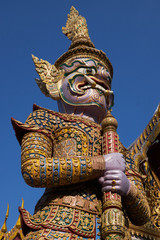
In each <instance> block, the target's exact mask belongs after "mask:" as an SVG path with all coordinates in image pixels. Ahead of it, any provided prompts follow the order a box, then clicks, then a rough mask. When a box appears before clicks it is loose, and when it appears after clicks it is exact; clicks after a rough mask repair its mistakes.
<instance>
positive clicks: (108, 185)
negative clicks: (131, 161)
mask: <svg viewBox="0 0 160 240" xmlns="http://www.w3.org/2000/svg"><path fill="white" fill-rule="evenodd" d="M104 158H105V163H106V164H105V165H106V168H105V172H104V176H102V177H100V178H99V182H100V183H101V185H102V192H110V191H111V192H116V193H118V194H120V195H121V196H126V195H127V193H128V192H129V189H130V181H129V179H128V178H127V176H126V175H125V173H124V172H125V168H126V164H125V160H124V158H123V155H122V154H120V153H110V154H107V155H104Z"/></svg>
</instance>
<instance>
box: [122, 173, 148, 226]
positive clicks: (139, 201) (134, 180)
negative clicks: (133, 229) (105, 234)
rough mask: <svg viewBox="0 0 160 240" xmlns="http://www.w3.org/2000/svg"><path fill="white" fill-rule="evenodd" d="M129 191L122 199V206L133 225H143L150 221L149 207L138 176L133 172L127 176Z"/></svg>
mask: <svg viewBox="0 0 160 240" xmlns="http://www.w3.org/2000/svg"><path fill="white" fill-rule="evenodd" d="M127 177H128V179H130V182H131V184H130V190H129V192H128V194H127V195H126V196H124V197H123V198H122V199H123V206H124V208H125V211H126V213H127V215H128V217H129V219H130V221H131V222H132V223H133V224H135V225H143V224H145V223H146V222H148V221H149V220H150V214H151V213H150V207H149V204H148V201H147V197H146V194H145V192H144V188H143V184H142V181H141V178H140V175H139V174H138V172H137V174H136V172H133V173H131V174H129V175H128V176H127Z"/></svg>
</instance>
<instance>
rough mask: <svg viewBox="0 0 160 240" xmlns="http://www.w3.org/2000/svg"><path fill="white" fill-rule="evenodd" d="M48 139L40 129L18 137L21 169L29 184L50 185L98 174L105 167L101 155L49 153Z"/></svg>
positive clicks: (101, 172) (50, 143) (71, 181)
mask: <svg viewBox="0 0 160 240" xmlns="http://www.w3.org/2000/svg"><path fill="white" fill-rule="evenodd" d="M52 149H53V146H52V140H51V139H50V138H49V137H48V136H46V135H45V134H43V133H39V132H29V133H26V134H25V135H24V136H23V138H22V144H21V170H22V175H23V178H24V180H25V182H26V183H27V184H28V185H30V186H32V187H54V186H64V185H69V184H74V183H78V182H83V181H86V180H90V179H95V178H98V177H100V176H101V175H102V174H103V172H104V169H105V162H104V158H103V156H97V157H87V156H85V157H72V158H67V159H66V158H56V157H54V158H53V157H52Z"/></svg>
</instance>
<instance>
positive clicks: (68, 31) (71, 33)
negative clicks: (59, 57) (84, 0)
mask: <svg viewBox="0 0 160 240" xmlns="http://www.w3.org/2000/svg"><path fill="white" fill-rule="evenodd" d="M62 32H63V33H64V34H65V35H66V36H67V37H68V38H69V39H70V40H74V39H75V38H79V37H86V38H89V34H88V28H87V23H86V19H85V18H84V17H82V16H81V15H79V12H78V11H77V10H76V9H75V8H74V7H73V6H72V7H71V10H70V14H68V19H67V22H66V26H65V27H62Z"/></svg>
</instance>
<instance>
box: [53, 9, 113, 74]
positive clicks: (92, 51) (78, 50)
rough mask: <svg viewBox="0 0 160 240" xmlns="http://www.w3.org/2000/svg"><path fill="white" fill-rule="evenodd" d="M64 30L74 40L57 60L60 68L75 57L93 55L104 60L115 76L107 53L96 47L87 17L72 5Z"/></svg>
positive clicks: (99, 59) (101, 60) (56, 64)
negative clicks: (89, 32)
mask: <svg viewBox="0 0 160 240" xmlns="http://www.w3.org/2000/svg"><path fill="white" fill-rule="evenodd" d="M62 32H63V33H64V34H65V35H66V36H67V37H68V38H69V39H70V40H71V41H72V43H71V46H70V47H69V50H68V51H67V52H65V53H64V54H63V55H62V56H61V57H60V58H59V59H58V60H57V61H56V62H55V66H56V67H57V68H58V67H59V66H60V65H61V64H62V63H64V62H65V61H66V60H68V59H71V58H75V57H77V56H78V57H87V58H88V57H93V58H94V59H96V60H98V61H100V62H102V63H103V64H104V65H105V66H106V67H107V68H108V70H109V71H110V74H111V76H113V68H112V64H111V63H110V61H109V59H108V58H107V56H106V54H105V53H104V52H103V51H102V50H98V49H96V48H95V46H94V44H93V43H92V41H91V39H90V37H89V34H88V28H87V23H86V19H85V18H84V17H82V16H80V15H79V12H78V11H77V10H76V9H75V8H74V7H73V6H72V7H71V10H70V14H68V19H67V22H66V26H65V27H62Z"/></svg>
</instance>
